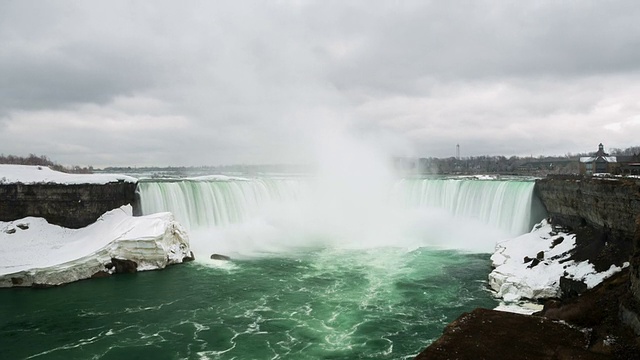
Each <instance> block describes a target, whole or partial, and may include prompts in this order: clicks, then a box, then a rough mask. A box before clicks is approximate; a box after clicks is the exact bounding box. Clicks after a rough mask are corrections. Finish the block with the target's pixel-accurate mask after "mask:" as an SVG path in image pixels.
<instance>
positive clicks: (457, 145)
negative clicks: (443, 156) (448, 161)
mask: <svg viewBox="0 0 640 360" xmlns="http://www.w3.org/2000/svg"><path fill="white" fill-rule="evenodd" d="M456 159H457V160H460V144H456Z"/></svg>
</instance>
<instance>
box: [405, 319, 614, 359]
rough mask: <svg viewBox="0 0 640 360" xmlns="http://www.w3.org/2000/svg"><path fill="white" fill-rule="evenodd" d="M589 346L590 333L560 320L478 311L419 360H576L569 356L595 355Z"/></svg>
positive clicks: (449, 328)
mask: <svg viewBox="0 0 640 360" xmlns="http://www.w3.org/2000/svg"><path fill="white" fill-rule="evenodd" d="M588 344H589V334H588V333H585V332H583V331H581V330H580V329H576V328H572V327H571V326H569V325H567V324H564V323H561V322H559V321H556V320H551V319H545V318H541V317H537V316H529V315H521V314H512V313H504V312H500V311H495V310H487V309H475V310H473V311H472V312H470V313H465V314H463V315H462V316H460V317H459V318H458V319H456V320H455V321H454V322H452V323H451V324H449V325H448V326H447V328H446V329H445V330H444V334H443V335H442V337H440V338H439V339H438V340H436V341H435V342H434V343H433V344H431V345H430V346H429V347H427V348H426V349H425V350H424V351H423V352H422V353H420V354H419V355H418V356H417V357H416V359H418V360H422V359H424V360H426V359H429V360H439V359H442V360H445V359H446V360H450V359H469V360H471V359H492V360H499V359H505V360H506V359H509V360H512V359H549V360H551V359H576V358H577V357H569V356H567V355H570V354H579V355H585V353H586V355H592V354H589V353H588V352H587V351H585V350H584V349H585V348H587V346H588ZM596 356H597V355H596ZM582 358H583V359H600V357H587V356H585V357H582ZM605 359H606V357H605Z"/></svg>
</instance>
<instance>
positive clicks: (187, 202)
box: [137, 177, 300, 229]
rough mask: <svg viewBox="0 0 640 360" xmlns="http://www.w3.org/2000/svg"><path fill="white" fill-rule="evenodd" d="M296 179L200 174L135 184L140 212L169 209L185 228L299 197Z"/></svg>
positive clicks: (237, 218) (221, 222)
mask: <svg viewBox="0 0 640 360" xmlns="http://www.w3.org/2000/svg"><path fill="white" fill-rule="evenodd" d="M299 191H300V189H299V182H298V181H296V180H273V179H253V180H249V179H242V178H227V177H215V178H211V177H208V178H203V179H195V180H180V181H142V182H140V183H139V184H138V189H137V192H138V194H139V196H140V200H141V201H140V206H141V210H142V213H143V214H152V213H157V212H163V211H170V212H172V213H173V214H174V215H175V216H176V218H177V219H178V220H179V221H180V222H181V223H182V224H183V225H184V226H186V227H187V228H189V229H192V228H193V229H195V228H202V227H216V226H225V225H230V224H237V223H242V222H244V221H247V220H249V219H250V217H251V216H255V215H256V214H258V212H259V211H260V209H261V208H264V207H265V206H267V205H268V204H269V203H273V202H282V201H284V200H292V199H296V198H297V197H298V193H299Z"/></svg>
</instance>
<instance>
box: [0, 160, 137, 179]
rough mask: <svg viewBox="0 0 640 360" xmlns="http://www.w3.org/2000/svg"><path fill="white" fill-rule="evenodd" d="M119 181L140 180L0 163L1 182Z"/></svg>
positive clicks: (114, 175)
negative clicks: (68, 172)
mask: <svg viewBox="0 0 640 360" xmlns="http://www.w3.org/2000/svg"><path fill="white" fill-rule="evenodd" d="M118 181H124V182H132V183H135V182H137V181H138V180H137V179H136V178H133V177H131V176H126V175H116V174H67V173H63V172H59V171H54V170H51V169H49V168H48V167H46V166H30V165H6V164H2V165H0V184H11V183H22V184H40V183H52V184H106V183H110V182H118Z"/></svg>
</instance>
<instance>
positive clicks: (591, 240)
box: [535, 176, 640, 271]
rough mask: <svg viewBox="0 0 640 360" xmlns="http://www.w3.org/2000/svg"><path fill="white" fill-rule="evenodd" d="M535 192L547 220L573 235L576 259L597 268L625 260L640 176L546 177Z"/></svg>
mask: <svg viewBox="0 0 640 360" xmlns="http://www.w3.org/2000/svg"><path fill="white" fill-rule="evenodd" d="M535 191H536V194H537V195H538V196H539V197H540V199H541V200H542V203H543V204H544V206H545V207H546V209H547V212H548V214H549V218H550V220H551V222H552V223H553V224H554V225H556V226H561V227H564V228H566V229H567V230H569V231H571V232H575V233H576V235H577V249H576V253H575V255H574V258H575V259H576V260H589V261H590V262H592V263H594V264H595V265H596V268H598V269H599V270H600V271H602V270H604V269H606V268H608V267H609V266H610V265H611V264H616V265H621V264H622V263H623V262H626V261H629V257H630V256H631V254H632V253H633V252H634V241H633V238H634V236H635V232H636V217H637V216H638V215H639V214H640V179H633V178H606V177H578V176H549V177H547V178H545V179H540V180H538V181H536V187H535Z"/></svg>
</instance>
